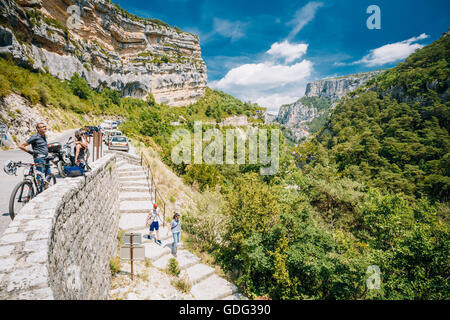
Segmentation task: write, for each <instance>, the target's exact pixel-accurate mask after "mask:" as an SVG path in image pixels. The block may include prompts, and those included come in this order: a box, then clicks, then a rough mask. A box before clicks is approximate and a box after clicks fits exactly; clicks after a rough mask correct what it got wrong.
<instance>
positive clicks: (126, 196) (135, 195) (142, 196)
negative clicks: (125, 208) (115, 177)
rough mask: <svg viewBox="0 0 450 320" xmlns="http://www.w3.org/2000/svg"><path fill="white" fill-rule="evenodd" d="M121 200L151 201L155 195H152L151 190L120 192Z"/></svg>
mask: <svg viewBox="0 0 450 320" xmlns="http://www.w3.org/2000/svg"><path fill="white" fill-rule="evenodd" d="M119 199H120V201H150V202H152V199H153V197H152V196H151V195H150V191H147V192H120V194H119Z"/></svg>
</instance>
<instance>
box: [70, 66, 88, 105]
mask: <svg viewBox="0 0 450 320" xmlns="http://www.w3.org/2000/svg"><path fill="white" fill-rule="evenodd" d="M69 86H70V89H72V92H73V94H74V95H76V96H78V97H79V98H81V99H85V100H86V99H88V98H89V97H90V96H91V88H90V87H89V84H88V82H87V81H86V80H85V79H83V78H82V77H80V75H79V74H78V73H76V72H75V73H74V75H73V76H72V78H70V81H69Z"/></svg>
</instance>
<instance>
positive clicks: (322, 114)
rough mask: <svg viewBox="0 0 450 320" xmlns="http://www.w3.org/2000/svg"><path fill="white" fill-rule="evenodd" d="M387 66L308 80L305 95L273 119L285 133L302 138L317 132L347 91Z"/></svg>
mask: <svg viewBox="0 0 450 320" xmlns="http://www.w3.org/2000/svg"><path fill="white" fill-rule="evenodd" d="M384 71H385V70H379V71H371V72H363V73H356V74H351V75H347V76H341V77H334V78H328V79H322V80H318V81H314V82H311V83H308V84H307V86H306V91H305V96H304V97H302V98H300V99H299V100H298V101H296V102H294V103H292V104H286V105H283V106H281V107H280V110H279V112H278V116H277V117H276V118H275V119H274V120H272V122H275V123H279V124H281V125H282V128H283V129H284V133H285V135H286V136H287V137H288V138H289V139H290V140H292V141H294V142H300V141H302V140H304V139H305V138H307V137H309V136H310V135H311V134H314V133H315V132H317V131H318V130H319V129H320V127H321V125H323V124H324V123H325V122H326V120H327V119H328V116H329V112H330V110H332V109H333V108H334V107H335V106H336V104H337V102H338V101H339V100H340V99H342V98H343V97H344V96H345V95H346V94H347V93H349V92H352V91H354V90H356V89H358V88H359V87H361V86H363V85H364V84H366V83H367V81H369V80H371V79H373V78H375V77H377V76H378V75H380V74H381V73H383V72H384Z"/></svg>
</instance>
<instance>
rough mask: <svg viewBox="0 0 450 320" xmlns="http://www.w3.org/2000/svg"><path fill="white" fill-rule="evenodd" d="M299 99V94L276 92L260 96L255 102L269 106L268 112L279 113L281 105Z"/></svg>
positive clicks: (262, 105)
mask: <svg viewBox="0 0 450 320" xmlns="http://www.w3.org/2000/svg"><path fill="white" fill-rule="evenodd" d="M298 99H299V97H298V96H290V95H286V94H279V93H275V94H271V95H265V96H262V97H259V98H257V99H256V100H255V101H254V102H256V103H257V104H258V105H260V106H261V107H265V108H267V112H268V113H271V114H278V109H279V107H280V106H282V105H284V104H290V103H294V102H296V101H297V100H298Z"/></svg>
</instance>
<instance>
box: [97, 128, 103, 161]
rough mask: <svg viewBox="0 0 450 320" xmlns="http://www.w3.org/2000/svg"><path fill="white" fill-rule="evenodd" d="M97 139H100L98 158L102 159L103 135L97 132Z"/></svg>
mask: <svg viewBox="0 0 450 320" xmlns="http://www.w3.org/2000/svg"><path fill="white" fill-rule="evenodd" d="M98 137H99V139H100V156H101V157H103V133H101V132H98Z"/></svg>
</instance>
